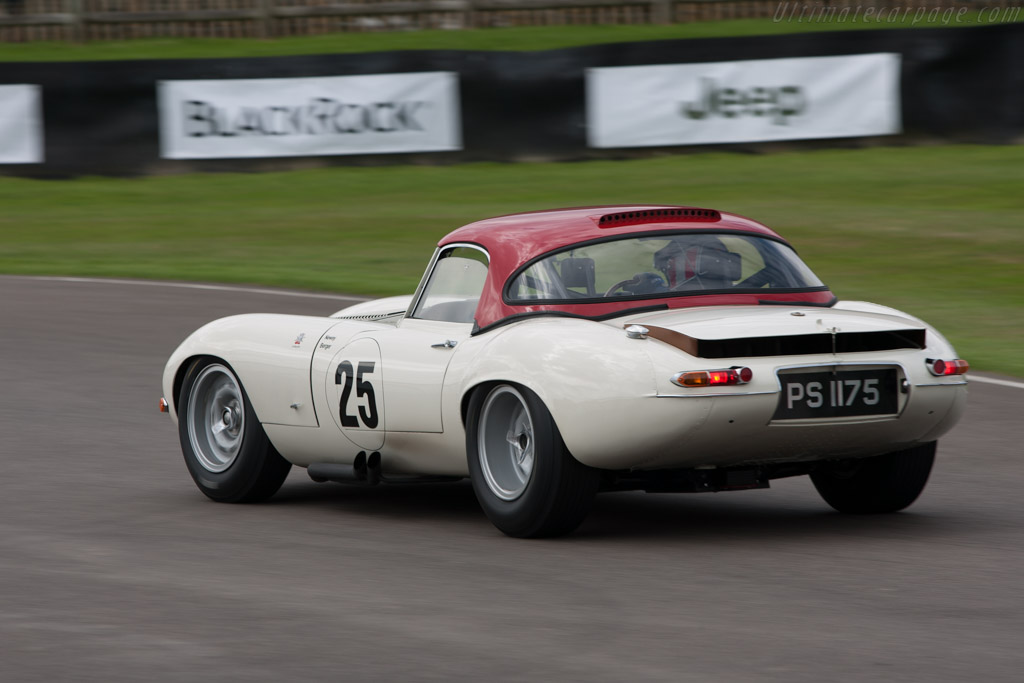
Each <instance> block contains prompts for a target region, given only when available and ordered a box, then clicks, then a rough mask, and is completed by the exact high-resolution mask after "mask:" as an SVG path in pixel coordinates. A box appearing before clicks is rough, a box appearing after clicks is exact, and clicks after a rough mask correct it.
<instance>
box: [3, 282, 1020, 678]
mask: <svg viewBox="0 0 1024 683" xmlns="http://www.w3.org/2000/svg"><path fill="white" fill-rule="evenodd" d="M343 303H344V301H343V300H341V299H340V298H335V297H331V296H329V295H318V296H305V295H291V294H288V293H274V292H271V291H262V292H260V291H242V290H236V289H232V288H223V287H211V288H205V289H202V288H186V287H174V286H163V285H158V284H149V285H145V284H126V283H109V282H90V281H73V280H63V281H62V280H47V279H33V278H19V277H0V383H2V384H0V386H2V391H0V428H2V430H3V431H2V437H0V447H2V455H3V470H2V474H0V476H2V481H3V488H2V496H0V680H2V681H5V682H10V681H46V682H48V683H49V682H52V681H70V680H89V681H200V680H204V681H205V680H216V681H292V680H294V681H319V680H325V681H326V680H332V681H340V680H344V681H373V680H380V681H421V680H470V681H492V680H494V681H545V680H559V681H561V680H565V681H576V680H581V681H726V682H734V681H735V682H742V681H780V682H782V681H785V682H786V683H791V682H793V681H813V682H815V683H819V682H822V681H886V682H889V681H915V682H916V681H921V682H927V683H934V682H936V681H958V682H959V681H968V680H970V681H979V682H988V681H1020V680H1024V678H1022V677H1024V674H1022V673H1021V671H1022V670H1024V584H1022V575H1024V537H1022V533H1021V529H1022V528H1024V495H1022V491H1024V468H1022V465H1021V459H1022V455H1024V453H1022V451H1024V447H1022V445H1021V444H1022V443H1024V419H1022V410H1021V408H1022V405H1024V388H1020V387H1016V386H1009V385H994V384H981V383H974V384H973V385H972V387H971V397H970V407H969V410H968V414H967V416H966V418H965V419H964V420H963V422H962V423H961V424H960V426H959V427H957V429H956V430H955V431H954V432H953V433H952V434H950V435H949V436H947V437H946V439H945V440H944V441H943V442H942V443H941V444H940V455H939V460H938V463H937V467H936V470H935V472H934V473H933V476H932V481H931V483H930V485H929V487H928V489H927V490H926V491H925V493H924V495H923V497H922V498H921V500H919V501H918V503H917V504H916V505H915V506H913V507H912V508H911V509H910V510H909V511H907V512H905V513H901V514H897V515H888V516H881V517H845V516H841V515H839V514H835V513H833V512H831V511H830V510H829V509H828V508H827V507H826V506H825V504H824V503H823V502H821V501H820V500H819V498H818V496H817V494H816V493H815V492H814V490H813V488H812V487H811V485H810V482H809V481H807V480H806V479H805V478H799V479H793V480H784V481H781V482H777V483H776V484H774V485H773V487H772V488H771V489H769V490H767V491H752V492H739V493H723V494H697V495H649V494H642V493H623V494H609V495H605V496H603V497H600V498H599V499H598V503H597V506H596V510H595V511H594V513H593V515H592V516H591V517H590V518H589V519H588V521H587V522H586V523H585V524H584V526H583V527H582V528H581V529H580V530H579V532H578V533H577V534H575V535H574V536H571V537H569V538H565V539H559V540H552V541H519V540H513V539H509V538H505V537H504V536H502V535H501V534H500V533H498V532H497V531H496V530H495V529H494V528H493V527H491V525H490V523H489V522H487V520H486V519H485V518H484V517H483V515H482V514H481V513H480V511H479V509H478V508H477V506H476V502H475V500H474V498H473V493H472V491H471V489H470V487H469V486H468V485H466V484H465V483H461V484H446V485H438V486H430V487H428V486H421V487H415V486H395V487H385V486H382V487H377V488H374V489H359V488H347V487H343V486H339V485H331V484H314V483H313V482H311V481H310V480H309V479H308V478H307V477H306V475H305V471H304V470H298V469H297V470H293V473H292V475H291V476H290V478H289V479H288V481H287V482H286V483H285V486H284V488H283V489H282V491H281V492H280V494H278V496H277V497H276V498H275V499H274V500H273V501H272V502H271V503H269V504H264V505H251V506H231V505H220V504H216V503H212V502H209V501H208V500H207V499H206V498H205V497H203V496H202V494H200V493H199V491H198V490H197V489H196V488H195V486H194V485H193V484H192V482H191V480H190V479H189V477H188V475H187V473H186V471H185V467H184V464H183V463H182V459H181V454H180V451H179V448H178V443H177V434H176V432H175V430H174V428H173V427H172V425H171V422H170V420H169V419H168V418H167V417H166V416H165V415H161V414H160V413H158V412H157V399H159V398H160V386H159V378H160V373H161V370H162V367H163V364H164V361H165V359H166V358H167V356H168V355H169V354H170V352H171V351H172V350H173V349H174V347H175V346H176V345H177V344H178V343H179V342H180V341H181V340H182V338H184V337H185V336H186V335H187V334H188V333H189V332H190V331H191V330H192V329H194V328H195V327H197V326H198V325H200V324H202V323H203V322H206V321H208V320H210V319H212V318H216V317H219V316H223V315H227V314H232V313H240V312H251V311H279V312H292V313H310V314H329V313H331V312H332V311H334V310H336V309H337V308H340V307H341V306H342V305H343ZM1005 379H1012V378H1005Z"/></svg>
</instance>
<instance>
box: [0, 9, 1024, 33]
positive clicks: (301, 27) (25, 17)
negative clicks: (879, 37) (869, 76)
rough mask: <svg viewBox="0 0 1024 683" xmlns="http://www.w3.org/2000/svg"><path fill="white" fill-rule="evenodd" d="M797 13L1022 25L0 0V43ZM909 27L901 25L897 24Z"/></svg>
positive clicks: (693, 15)
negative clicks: (840, 17) (825, 17)
mask: <svg viewBox="0 0 1024 683" xmlns="http://www.w3.org/2000/svg"><path fill="white" fill-rule="evenodd" d="M798 7H799V8H804V10H805V11H804V16H807V13H811V16H812V17H813V13H814V12H815V11H817V12H819V13H821V12H833V11H834V12H836V13H838V12H840V11H842V10H843V9H844V8H845V9H846V10H847V11H848V15H849V16H853V12H854V10H856V9H857V8H860V11H861V12H863V11H864V8H866V7H872V8H876V9H877V10H882V11H887V12H892V11H894V10H897V9H898V10H901V11H906V10H917V9H928V10H932V9H939V10H940V11H945V10H949V9H954V10H955V9H959V8H969V9H982V8H987V9H988V11H989V13H990V14H989V16H997V17H999V16H1003V17H1004V18H1005V17H1006V16H1009V17H1014V16H1015V17H1016V20H1024V11H1021V0H995V1H990V0H948V1H947V0H789V1H788V2H787V0H341V1H338V0H0V41H4V42H21V41H37V40H51V41H78V42H82V41H93V40H127V39H135V38H150V37H188V38H269V37H276V36H296V35H315V34H323V33H339V32H365V31H398V30H415V29H460V28H487V27H502V26H548V25H564V24H649V23H660V24H667V23H684V22H691V21H713V20H722V19H750V18H764V17H779V16H783V15H785V14H786V12H787V11H788V12H790V13H791V15H792V16H791V20H793V21H796V19H797V17H798V16H799V12H800V11H801V10H799V9H797V8H798ZM804 20H805V21H806V19H804ZM879 23H880V24H881V23H883V22H881V21H880V22H879ZM892 23H894V24H898V23H899V22H892ZM933 23H935V24H936V25H942V24H941V23H940V22H933ZM909 24H910V20H909V19H907V20H906V21H904V22H903V23H902V24H901V25H903V26H908V25H909Z"/></svg>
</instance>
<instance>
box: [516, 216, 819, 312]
mask: <svg viewBox="0 0 1024 683" xmlns="http://www.w3.org/2000/svg"><path fill="white" fill-rule="evenodd" d="M823 286H824V285H823V284H822V282H821V280H819V279H818V278H817V276H816V275H815V274H814V273H813V272H811V269H810V268H808V267H807V266H806V265H804V263H803V261H801V260H800V258H799V257H798V256H797V255H796V252H794V251H793V250H792V249H791V248H790V247H788V246H787V245H785V244H783V243H781V242H777V241H775V240H772V239H767V238H763V237H758V236H756V235H742V234H736V233H730V234H724V233H715V234H711V233H695V232H680V233H672V234H661V235H643V236H639V237H627V238H621V239H616V240H610V241H602V242H597V243H590V244H582V245H577V246H574V247H569V248H567V249H564V250H562V251H559V252H557V253H555V254H552V255H550V256H546V257H544V258H542V259H540V260H538V261H536V262H534V263H533V264H532V265H530V266H529V267H527V268H526V269H525V270H523V271H522V272H521V273H520V274H519V275H517V276H515V278H514V279H513V280H512V282H511V283H510V284H509V287H508V291H507V295H508V298H509V300H510V301H513V302H522V303H528V302H532V301H537V300H545V301H573V302H582V301H587V300H592V301H598V300H603V301H607V300H608V299H609V298H614V299H630V298H633V299H643V298H649V297H651V296H671V295H672V294H673V293H678V294H680V295H689V294H699V293H702V292H709V293H710V292H714V293H722V292H742V291H767V290H799V289H809V288H817V287H823Z"/></svg>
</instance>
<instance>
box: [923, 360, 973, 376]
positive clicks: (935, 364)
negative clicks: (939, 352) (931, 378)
mask: <svg viewBox="0 0 1024 683" xmlns="http://www.w3.org/2000/svg"><path fill="white" fill-rule="evenodd" d="M924 363H925V365H927V366H928V372H930V373H932V374H933V375H936V376H937V377H943V376H946V375H963V374H964V373H966V372H967V371H968V370H969V369H970V367H971V366H970V364H969V363H968V362H967V361H965V360H961V359H959V358H955V359H953V360H942V359H941V358H928V359H926V360H925V362H924Z"/></svg>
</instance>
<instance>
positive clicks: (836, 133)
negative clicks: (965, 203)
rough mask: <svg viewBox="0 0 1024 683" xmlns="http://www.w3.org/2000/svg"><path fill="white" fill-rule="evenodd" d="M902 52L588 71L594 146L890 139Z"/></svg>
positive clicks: (896, 117) (897, 125) (896, 126)
mask: <svg viewBox="0 0 1024 683" xmlns="http://www.w3.org/2000/svg"><path fill="white" fill-rule="evenodd" d="M899 74H900V55H899V54H890V53H880V54H869V55H854V56H844V57H802V58H793V59H764V60H750V61H737V62H712V63H707V64H663V65H656V66H624V67H612V68H599V69H588V71H587V131H588V141H589V144H590V146H591V147H652V146H670V145H702V144H713V143H729V142H762V141H768V140H800V139H813V138H844V137H864V136H872V135H893V134H896V133H899V132H900V130H901V122H900V90H899V88H900V83H899Z"/></svg>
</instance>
